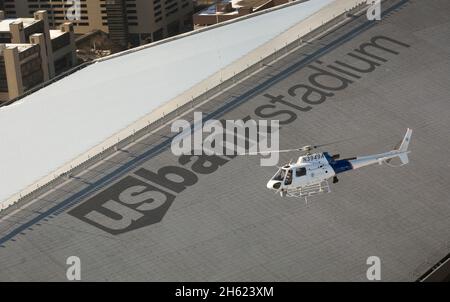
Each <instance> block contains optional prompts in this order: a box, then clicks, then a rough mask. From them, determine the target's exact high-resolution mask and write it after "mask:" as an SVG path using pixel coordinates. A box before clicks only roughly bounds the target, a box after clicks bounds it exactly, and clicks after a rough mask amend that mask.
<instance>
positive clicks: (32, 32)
mask: <svg viewBox="0 0 450 302" xmlns="http://www.w3.org/2000/svg"><path fill="white" fill-rule="evenodd" d="M76 64H77V58H76V48H75V38H74V32H73V26H72V24H71V23H70V22H66V23H63V24H61V25H60V29H58V30H54V29H50V27H49V22H48V15H47V12H46V11H37V12H35V13H34V17H33V18H12V19H6V18H5V14H4V12H3V11H0V102H5V101H9V100H12V99H14V98H16V97H18V96H20V95H22V94H23V93H24V92H26V91H27V90H29V89H31V88H33V87H35V86H36V85H38V84H40V83H43V82H45V81H48V80H49V79H51V78H53V77H54V76H56V75H57V74H59V73H61V72H63V71H65V70H68V69H70V68H72V67H73V66H75V65H76Z"/></svg>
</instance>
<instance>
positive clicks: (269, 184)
mask: <svg viewBox="0 0 450 302" xmlns="http://www.w3.org/2000/svg"><path fill="white" fill-rule="evenodd" d="M266 186H267V188H268V189H271V190H278V189H279V188H280V187H281V182H279V181H276V180H269V181H268V182H267V185H266Z"/></svg>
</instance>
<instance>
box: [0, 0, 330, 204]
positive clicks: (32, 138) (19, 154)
mask: <svg viewBox="0 0 450 302" xmlns="http://www.w3.org/2000/svg"><path fill="white" fill-rule="evenodd" d="M334 1H335V0H312V1H307V2H304V3H298V4H296V5H290V6H287V7H285V8H281V9H278V10H273V11H271V12H270V13H266V14H260V15H257V16H254V17H251V18H247V19H244V20H242V21H240V22H233V23H230V24H228V25H225V26H218V27H216V28H212V29H210V30H204V31H200V32H198V33H196V34H190V35H187V36H185V37H183V38H180V39H174V40H172V41H170V42H167V43H161V44H160V45H157V46H154V47H147V48H143V49H141V50H139V51H135V52H131V53H129V54H126V55H122V56H117V57H115V58H112V59H109V60H103V61H100V62H97V63H95V64H92V65H89V66H88V67H86V68H84V69H81V70H79V71H77V72H75V73H73V74H71V75H69V76H67V77H65V78H63V79H61V80H59V81H57V82H55V83H53V84H51V85H48V86H47V87H44V88H42V89H40V90H38V91H36V92H34V93H32V94H30V95H29V96H26V97H25V98H23V99H21V100H19V101H17V102H15V103H13V104H12V105H9V106H5V107H0V202H1V201H4V200H7V199H8V198H9V197H11V196H13V195H15V194H17V193H18V192H21V191H22V190H24V189H25V188H26V187H28V186H30V185H32V184H33V183H35V182H37V181H38V180H40V179H42V178H43V177H46V176H47V175H49V174H51V173H52V172H54V171H55V170H57V169H58V168H59V167H61V166H63V165H64V164H66V163H68V162H70V161H71V160H73V159H74V158H76V157H77V156H79V155H80V154H83V153H85V152H87V151H88V150H90V149H91V148H93V147H94V146H96V145H98V144H100V143H101V142H103V141H105V140H106V139H107V138H108V137H111V136H112V135H113V134H115V133H117V132H119V131H120V130H122V129H124V128H126V127H127V126H128V125H130V124H132V123H133V122H135V121H136V120H138V119H139V118H142V117H143V116H145V115H147V114H149V113H150V112H152V110H154V109H156V108H157V107H159V106H161V105H162V104H164V103H166V102H168V101H169V100H171V99H173V98H175V97H176V96H177V95H180V94H181V93H182V92H184V91H186V90H188V89H189V88H191V87H193V86H194V85H196V84H197V83H199V82H201V81H203V80H205V79H207V78H208V77H209V76H210V75H212V74H214V73H216V72H217V71H219V70H220V69H222V68H224V67H225V66H228V65H230V64H231V63H232V62H233V61H235V60H237V59H239V58H241V57H242V56H243V55H245V54H247V53H249V52H251V51H252V50H254V49H255V48H257V47H258V46H261V45H263V44H264V43H266V42H268V41H270V40H271V39H273V38H275V37H277V36H278V35H279V34H281V33H282V32H284V31H286V30H287V29H288V28H290V27H292V26H293V25H295V24H297V23H298V22H300V21H302V20H303V19H305V18H306V17H308V16H310V15H312V14H314V13H315V12H317V11H318V10H320V9H321V8H323V7H324V6H326V5H328V4H330V3H331V2H334ZM218 55H220V59H212V58H215V57H217V56H218Z"/></svg>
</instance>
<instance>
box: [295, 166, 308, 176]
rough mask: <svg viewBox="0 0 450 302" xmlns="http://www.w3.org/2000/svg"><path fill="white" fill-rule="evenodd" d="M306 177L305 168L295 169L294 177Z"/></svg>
mask: <svg viewBox="0 0 450 302" xmlns="http://www.w3.org/2000/svg"><path fill="white" fill-rule="evenodd" d="M303 175H306V168H297V169H296V171H295V176H296V177H300V176H303Z"/></svg>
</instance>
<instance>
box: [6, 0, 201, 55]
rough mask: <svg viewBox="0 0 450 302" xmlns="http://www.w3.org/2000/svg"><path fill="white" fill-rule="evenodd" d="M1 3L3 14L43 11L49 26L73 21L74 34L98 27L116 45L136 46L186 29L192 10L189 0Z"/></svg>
mask: <svg viewBox="0 0 450 302" xmlns="http://www.w3.org/2000/svg"><path fill="white" fill-rule="evenodd" d="M3 2H4V10H5V13H6V16H7V17H16V16H32V14H33V12H34V11H37V10H47V11H48V12H49V24H50V26H51V27H58V26H59V25H61V24H62V23H64V22H66V21H67V20H69V21H71V22H72V23H73V24H74V31H75V33H76V34H86V33H89V32H91V31H95V30H102V31H104V32H106V33H109V34H110V35H111V39H112V40H114V41H115V42H116V43H117V44H118V45H120V46H123V44H125V43H127V44H129V45H130V46H137V45H141V44H145V43H148V42H153V41H157V40H160V39H162V38H165V37H168V36H172V35H175V34H178V33H180V32H184V31H187V30H188V29H190V28H191V24H192V13H193V4H192V0H65V1H64V0H63V1H54V0H53V1H49V0H3ZM77 12H78V13H79V14H77ZM125 37H126V39H125ZM127 46H128V45H127Z"/></svg>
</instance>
